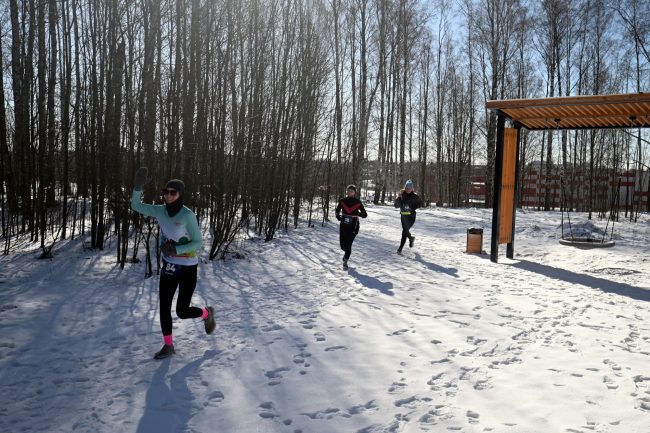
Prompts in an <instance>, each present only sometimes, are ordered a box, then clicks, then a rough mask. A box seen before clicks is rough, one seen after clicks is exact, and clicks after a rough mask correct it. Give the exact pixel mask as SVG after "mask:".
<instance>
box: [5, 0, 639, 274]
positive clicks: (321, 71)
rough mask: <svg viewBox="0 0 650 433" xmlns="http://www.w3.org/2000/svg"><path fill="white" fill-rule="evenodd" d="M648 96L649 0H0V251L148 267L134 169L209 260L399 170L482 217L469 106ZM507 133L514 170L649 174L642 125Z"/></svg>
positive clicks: (490, 125) (425, 192)
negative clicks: (24, 249)
mask: <svg viewBox="0 0 650 433" xmlns="http://www.w3.org/2000/svg"><path fill="white" fill-rule="evenodd" d="M648 91H650V3H649V2H648V1H647V0H609V1H607V0H541V1H532V0H529V1H527V0H456V1H450V0H436V1H428V0H7V1H3V2H1V5H0V161H1V162H0V219H1V233H0V235H1V238H0V241H1V244H2V252H3V253H4V254H9V253H11V252H12V251H13V250H14V248H16V245H17V244H18V243H19V242H32V243H39V244H40V247H41V249H42V255H43V257H49V256H51V252H52V248H53V247H54V245H55V244H56V242H58V241H61V240H63V239H71V238H72V239H75V238H80V239H81V240H82V241H83V244H84V246H85V247H86V248H89V249H104V248H107V247H108V245H112V246H117V248H116V251H117V257H116V260H117V263H119V264H121V265H122V266H124V264H125V263H127V262H129V261H131V260H136V259H138V256H141V257H143V254H146V256H147V259H148V260H149V262H151V260H152V259H151V257H152V256H153V257H154V260H155V255H156V251H155V250H156V248H155V245H156V243H155V238H156V236H157V231H156V227H155V221H150V220H149V219H148V218H143V217H142V216H138V215H136V214H135V213H134V212H133V211H132V210H131V208H130V197H131V192H132V189H133V175H134V173H135V171H136V170H137V168H138V167H140V166H146V167H148V169H149V172H150V174H151V175H152V181H151V182H149V183H148V184H147V185H146V186H145V189H144V195H143V197H144V199H145V200H146V201H148V202H150V203H152V202H155V203H162V201H161V189H162V188H163V187H164V185H165V183H166V182H167V180H169V179H170V178H180V179H183V180H184V182H185V184H186V186H187V194H186V196H185V204H186V205H187V206H189V207H190V208H191V209H192V210H194V211H195V212H196V214H197V216H198V218H199V221H200V224H201V226H202V227H203V228H204V229H205V232H206V234H207V236H206V242H208V243H209V245H210V257H209V258H210V259H218V258H222V257H224V254H225V253H226V252H227V251H228V248H229V247H230V246H231V245H232V244H233V242H236V241H237V239H239V238H240V237H241V236H242V235H243V234H247V235H248V234H255V235H256V236H258V237H260V238H261V239H263V240H266V241H271V240H272V239H273V238H274V237H275V236H276V235H277V233H278V232H279V231H286V230H290V229H291V228H295V227H298V226H300V225H306V226H309V225H313V224H321V223H323V222H325V221H328V220H330V219H332V216H333V215H332V214H333V208H334V206H335V204H336V199H337V198H338V197H340V196H341V195H342V194H343V193H344V192H345V187H346V185H348V184H350V183H354V184H356V185H357V187H358V190H359V191H360V193H361V194H362V195H363V197H364V199H367V200H368V201H370V202H374V203H375V204H388V205H392V201H393V198H394V196H395V192H396V191H398V190H399V189H400V188H402V187H403V185H404V181H405V180H406V179H409V178H410V179H413V180H414V181H415V183H416V188H417V191H418V193H419V194H420V195H421V196H422V197H423V198H424V201H425V203H426V204H427V205H437V206H449V207H462V206H470V205H474V206H476V205H479V206H488V207H489V206H491V205H492V188H493V186H492V172H493V168H494V162H495V158H494V153H495V139H496V116H495V115H494V114H493V113H490V112H488V111H486V109H485V101H486V100H495V99H505V98H537V97H554V96H568V95H591V94H614V93H636V92H648ZM522 134H523V136H522V148H521V152H520V167H522V172H525V171H526V170H532V169H534V167H537V168H536V169H537V170H542V171H544V172H545V173H546V174H547V175H550V173H552V172H553V171H554V170H562V171H563V172H564V173H565V174H567V173H577V172H581V173H585V172H589V173H590V174H591V175H592V178H593V175H594V173H602V172H608V171H612V170H613V171H630V170H634V171H635V172H636V173H647V171H648V167H649V166H650V134H649V133H648V130H644V129H625V130H602V131H598V130H593V131H568V132H567V131H563V132H553V131H548V132H527V131H526V130H522ZM473 178H475V179H478V178H482V179H483V182H484V187H485V188H484V190H485V193H484V196H483V197H482V198H481V200H480V202H479V203H477V202H476V201H475V200H474V201H473V200H472V199H471V195H472V194H471V188H472V182H473V181H472V179H473ZM640 179H642V177H640ZM645 179H646V180H645V181H643V182H639V185H637V186H635V187H634V188H636V189H637V190H639V191H645V192H647V191H648V189H649V188H650V185H649V184H647V182H648V180H647V178H645ZM587 189H588V188H587ZM585 194H588V192H585ZM548 195H549V194H547V196H548ZM584 203H585V204H583V205H581V207H579V206H576V210H582V211H592V210H593V211H600V210H601V209H600V208H598V207H599V206H600V205H599V204H598V203H596V202H591V201H590V202H586V201H585V202H584ZM605 205H606V204H602V206H605ZM552 207H553V205H552V204H551V203H550V199H549V200H547V201H546V203H542V204H541V205H540V208H541V209H549V208H552ZM648 210H650V209H642V211H648Z"/></svg>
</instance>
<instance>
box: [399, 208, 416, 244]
mask: <svg viewBox="0 0 650 433" xmlns="http://www.w3.org/2000/svg"><path fill="white" fill-rule="evenodd" d="M413 224H415V214H411V215H402V241H401V242H400V244H399V249H400V251H401V250H402V248H404V244H405V243H406V239H407V238H408V239H411V231H410V230H411V227H413Z"/></svg>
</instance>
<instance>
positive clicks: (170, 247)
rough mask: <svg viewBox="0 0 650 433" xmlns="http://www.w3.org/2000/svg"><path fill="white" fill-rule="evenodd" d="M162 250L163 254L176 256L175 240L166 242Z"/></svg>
mask: <svg viewBox="0 0 650 433" xmlns="http://www.w3.org/2000/svg"><path fill="white" fill-rule="evenodd" d="M160 251H162V253H163V256H167V257H170V256H175V255H176V244H174V242H165V243H164V244H163V246H162V247H161V248H160Z"/></svg>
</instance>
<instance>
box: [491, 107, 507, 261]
mask: <svg viewBox="0 0 650 433" xmlns="http://www.w3.org/2000/svg"><path fill="white" fill-rule="evenodd" d="M505 124H506V118H505V116H504V115H503V114H502V113H501V112H498V114H497V143H496V154H495V156H494V180H493V182H492V188H493V193H492V239H491V244H490V260H491V261H493V262H494V263H496V262H497V261H498V260H499V216H500V211H501V209H500V207H501V182H502V181H503V134H504V128H505Z"/></svg>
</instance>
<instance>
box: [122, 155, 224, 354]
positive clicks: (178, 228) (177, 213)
mask: <svg viewBox="0 0 650 433" xmlns="http://www.w3.org/2000/svg"><path fill="white" fill-rule="evenodd" d="M147 175H148V170H147V168H146V167H140V168H139V169H138V171H137V172H136V174H135V182H134V188H133V195H132V196H131V207H132V208H133V210H134V211H136V212H139V213H141V214H143V215H147V216H151V217H154V218H156V219H157V220H158V225H159V226H160V248H161V251H162V262H163V267H162V272H161V274H160V284H159V286H158V290H159V296H160V327H161V329H162V334H163V340H164V342H165V344H164V345H163V347H162V349H161V350H160V351H158V352H156V354H155V356H154V357H155V358H156V359H162V358H166V357H168V356H171V355H172V354H174V353H176V352H175V350H174V343H173V339H172V314H171V309H172V301H173V299H174V294H175V293H176V289H179V292H178V300H177V301H176V314H177V315H178V317H179V318H180V319H195V318H199V317H201V318H202V319H203V320H204V322H205V332H206V333H208V334H211V333H212V332H213V331H214V328H215V321H214V309H213V308H212V307H204V308H197V307H191V306H190V302H191V301H192V295H193V294H194V290H195V289H196V274H197V267H198V263H199V260H198V257H197V255H196V252H197V250H199V249H200V248H201V245H202V238H201V231H200V230H199V224H198V222H197V219H196V215H194V212H192V211H191V210H190V209H189V208H187V207H186V206H183V197H184V195H185V184H184V183H183V181H182V180H178V179H172V180H170V181H169V182H167V185H166V187H165V189H164V190H163V195H164V198H165V204H162V205H151V204H144V203H142V202H141V201H140V197H141V195H142V187H143V186H144V184H145V183H147V181H148V180H149V179H148V176H147Z"/></svg>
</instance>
